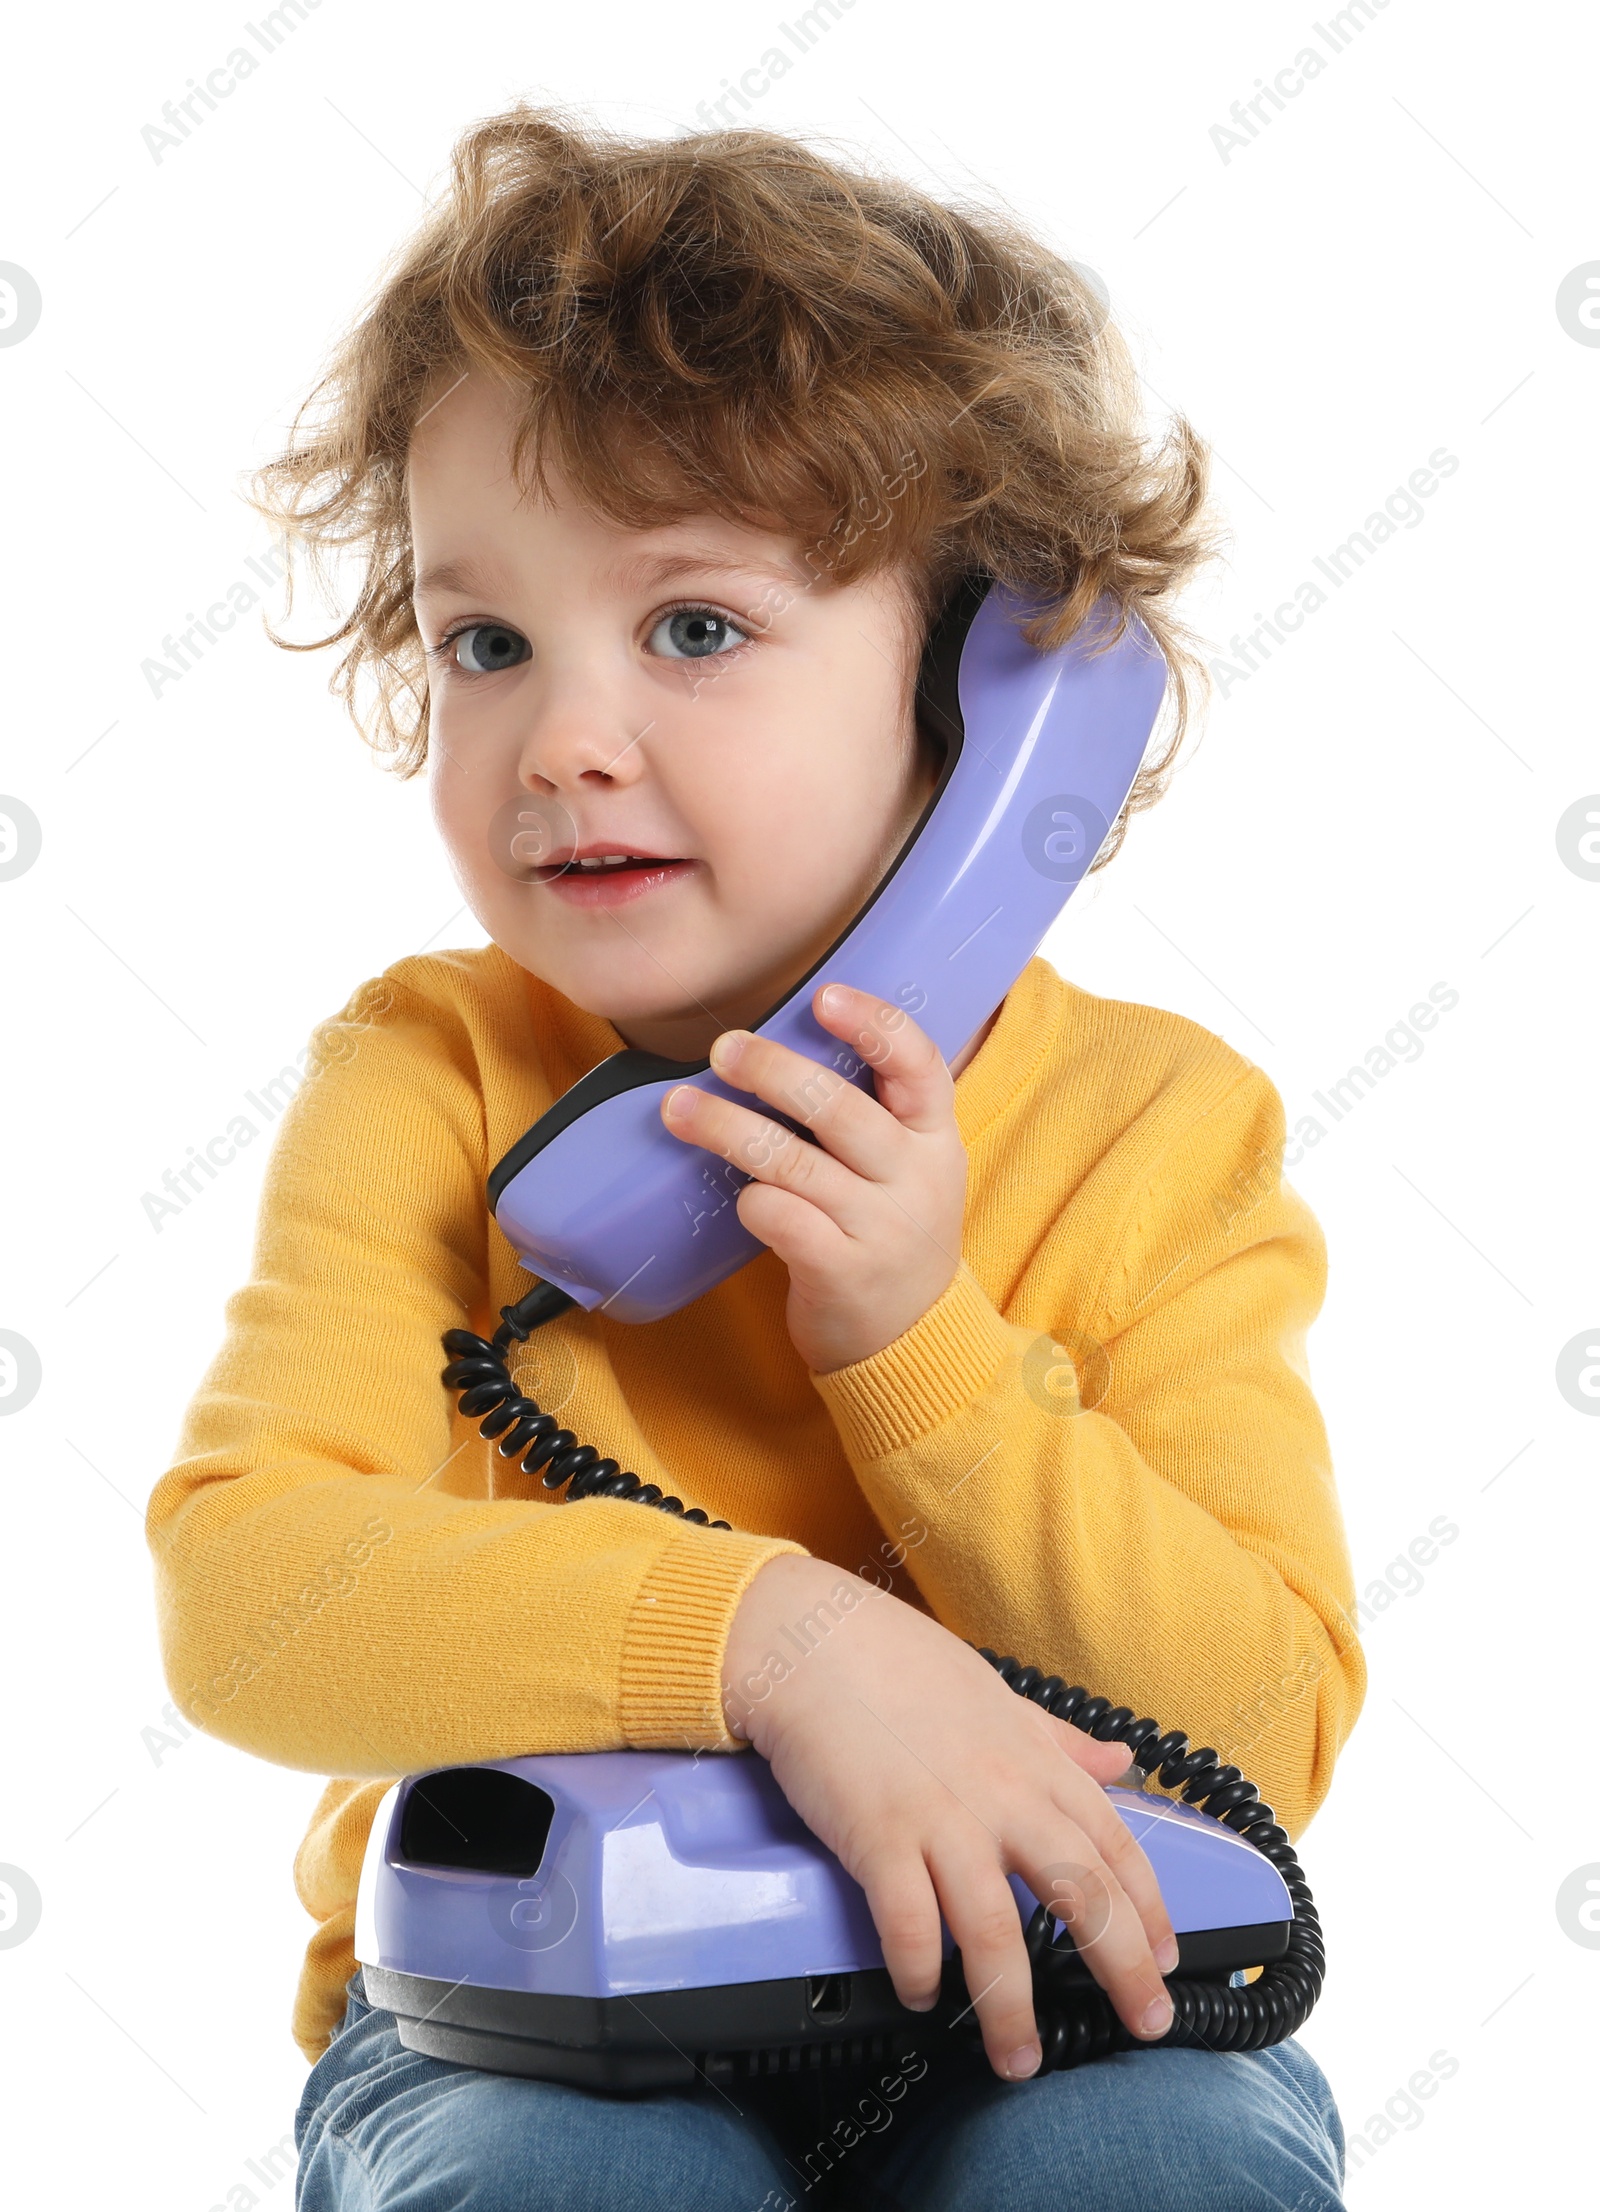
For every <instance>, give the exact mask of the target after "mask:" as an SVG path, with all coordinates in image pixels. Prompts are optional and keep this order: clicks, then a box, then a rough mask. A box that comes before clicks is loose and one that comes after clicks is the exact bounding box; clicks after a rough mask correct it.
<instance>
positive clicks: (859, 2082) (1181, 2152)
mask: <svg viewBox="0 0 1600 2212" xmlns="http://www.w3.org/2000/svg"><path fill="white" fill-rule="evenodd" d="M347 1995H348V1999H349V2002H348V2004H347V2006H346V2008H345V2016H344V2020H343V2023H342V2024H341V2026H340V2028H339V2031H338V2033H337V2034H336V2035H335V2037H334V2039H333V2041H332V2043H330V2045H329V2046H328V2048H327V2050H326V2051H325V2052H324V2053H323V2055H322V2057H321V2058H320V2059H319V2060H318V2061H317V2063H316V2065H315V2066H314V2067H313V2068H312V2070H311V2075H310V2078H309V2080H308V2081H307V2083H306V2089H305V2095H304V2096H303V2097H302V2099H301V2101H300V2109H299V2111H298V2113H297V2114H296V2116H295V2142H296V2144H297V2145H298V2147H299V2151H300V2169H299V2177H298V2181H297V2183H296V2189H295V2206H296V2212H678V2208H679V2207H682V2208H684V2212H812V2208H813V2207H821V2206H829V2207H848V2208H852V2212H854V2208H863V2212H864V2208H869V2207H878V2208H883V2212H891V2208H892V2212H1046V2208H1047V2207H1048V2212H1330V2208H1331V2207H1337V2206H1339V2205H1340V2204H1341V2203H1342V2202H1343V2199H1342V2197H1341V2195H1340V2184H1341V2181H1342V2179H1343V2173H1344V2131H1343V2128H1342V2127H1341V2126H1340V2122H1339V2114H1338V2111H1337V2110H1336V2108H1335V2106H1334V2101H1333V2095H1332V2092H1331V2091H1330V2090H1329V2088H1328V2084H1327V2083H1326V2081H1325V2080H1324V2079H1323V2077H1322V2074H1321V2072H1320V2071H1319V2069H1318V2067H1317V2066H1316V2064H1315V2062H1314V2061H1313V2060H1312V2059H1311V2058H1310V2057H1309V2055H1308V2054H1307V2053H1306V2052H1305V2051H1303V2050H1302V2049H1301V2048H1300V2046H1299V2045H1298V2044H1297V2043H1294V2042H1288V2043H1281V2044H1279V2045H1278V2046H1277V2048H1276V2049H1274V2050H1269V2051H1252V2052H1249V2053H1244V2054H1238V2055H1229V2056H1221V2055H1218V2054H1216V2053H1213V2052H1210V2051H1128V2052H1124V2053H1121V2054H1119V2055H1118V2056H1116V2057H1113V2058H1107V2059H1100V2060H1098V2061H1096V2062H1095V2063H1094V2064H1092V2065H1089V2066H1083V2067H1078V2068H1076V2069H1074V2070H1073V2071H1071V2072H1068V2073H1057V2074H1046V2075H1041V2076H1036V2077H1035V2078H1034V2079H1033V2080H1032V2081H1025V2082H1002V2081H1001V2080H1000V2079H999V2078H998V2077H997V2076H996V2075H995V2074H994V2073H993V2072H992V2071H991V2070H990V2067H989V2064H988V2061H987V2060H986V2059H985V2058H984V2057H983V2055H982V2053H981V2052H980V2051H973V2050H968V2049H967V2048H965V2047H962V2048H960V2049H959V2050H957V2049H955V2048H954V2047H951V2048H950V2049H949V2050H947V2051H942V2052H930V2053H929V2054H927V2055H928V2059H929V2061H930V2063H928V2064H927V2066H926V2069H925V2071H923V2072H921V2073H917V2072H916V2071H915V2069H916V2066H917V2065H918V2064H919V2063H920V2061H919V2060H908V2061H905V2062H902V2063H901V2064H895V2063H894V2062H890V2063H889V2064H888V2065H886V2066H879V2067H876V2068H871V2067H869V2068H864V2069H862V2070H861V2072H860V2073H859V2074H844V2075H836V2076H832V2077H821V2078H819V2077H814V2076H813V2077H810V2078H804V2077H802V2078H800V2079H797V2080H790V2081H780V2082H763V2083H760V2084H757V2085H755V2086H754V2087H752V2086H751V2085H749V2084H745V2083H740V2084H738V2085H736V2086H735V2088H734V2089H733V2090H732V2091H730V2092H729V2093H727V2094H724V2093H723V2092H722V2091H721V2090H720V2089H718V2088H715V2087H713V2086H711V2085H709V2084H705V2083H702V2084H698V2085H697V2086H696V2087H695V2088H693V2089H674V2090H664V2091H661V2092H658V2093H657V2094H655V2095H653V2096H645V2097H639V2098H620V2097H610V2096H605V2095H601V2094H599V2093H598V2092H595V2091H592V2090H587V2089H573V2088H568V2087H566V2086H564V2085H562V2084H559V2083H555V2082H542V2081H524V2080H522V2079H520V2078H518V2077H516V2076H512V2075H508V2074H484V2073H479V2072H477V2071H476V2070H475V2069H474V2068H472V2067H467V2066H454V2065H450V2064H448V2063H446V2062H445V2061H444V2060H442V2059H433V2058H425V2057H423V2056H422V2055H421V2054H420V2053H419V2052H416V2051H408V2050H407V2049H406V2048H405V2046H404V2044H402V2043H401V2041H400V2038H399V2036H398V2035H397V2034H396V2032H395V2024H394V2016H393V2014H392V2013H387V2012H379V2011H374V2010H372V2009H370V2008H369V2007H368V2005H367V2004H366V2002H365V1999H364V1998H363V1996H362V1994H361V1977H360V1972H359V1969H358V1970H357V1973H356V1974H355V1976H354V1977H353V1978H352V1980H351V1982H350V1983H349V1985H348V1990H347ZM940 2032H941V2033H945V2040H946V2042H947V2043H948V2041H949V2038H948V2034H947V2033H946V2032H945V2031H940Z"/></svg>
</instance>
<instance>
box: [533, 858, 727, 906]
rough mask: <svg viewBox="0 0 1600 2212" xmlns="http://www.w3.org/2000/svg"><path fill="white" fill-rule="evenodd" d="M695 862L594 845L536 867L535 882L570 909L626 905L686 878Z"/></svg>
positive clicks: (534, 872)
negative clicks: (549, 863)
mask: <svg viewBox="0 0 1600 2212" xmlns="http://www.w3.org/2000/svg"><path fill="white" fill-rule="evenodd" d="M696 865H697V863H696V862H694V861H693V860H683V859H676V858H669V857H667V856H666V855H664V854H660V853H635V852H627V851H618V850H615V849H611V850H607V849H606V848H605V847H603V846H591V847H589V848H588V849H587V850H586V851H583V852H577V853H572V854H569V855H568V856H567V857H566V858H565V859H564V860H561V861H557V862H554V863H552V864H551V865H550V866H549V867H545V868H535V869H534V871H533V877H532V880H533V881H534V882H535V883H540V884H543V885H544V886H545V887H546V888H547V889H548V890H550V891H552V892H553V893H554V894H555V896H556V897H557V898H558V899H561V900H563V901H564V902H565V903H566V904H567V905H568V906H588V907H597V906H625V905H627V903H628V902H629V901H630V900H632V899H640V898H644V897H645V896H646V895H647V894H648V893H649V892H651V891H656V890H659V889H660V888H661V887H662V886H663V885H664V884H668V883H673V882H676V881H678V880H679V879H680V878H682V877H684V876H687V875H688V874H689V873H690V871H691V870H692V869H693V868H694V867H695V866H696Z"/></svg>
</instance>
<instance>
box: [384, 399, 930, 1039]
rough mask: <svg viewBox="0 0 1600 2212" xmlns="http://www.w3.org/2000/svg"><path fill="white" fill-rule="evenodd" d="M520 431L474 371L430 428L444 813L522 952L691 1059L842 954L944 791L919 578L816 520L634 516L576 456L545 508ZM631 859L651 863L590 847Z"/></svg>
mask: <svg viewBox="0 0 1600 2212" xmlns="http://www.w3.org/2000/svg"><path fill="white" fill-rule="evenodd" d="M511 424H512V416H511V411H510V408H509V405H508V403H507V401H506V399H505V398H504V396H502V395H501V394H499V393H498V392H497V391H496V390H495V388H494V387H493V386H491V385H489V384H488V383H487V382H486V381H485V380H484V379H483V378H481V377H479V376H476V375H474V376H471V377H469V378H468V379H467V381H466V382H465V383H463V384H462V385H461V386H460V387H459V388H458V389H457V390H455V391H454V392H452V393H451V394H450V395H449V397H448V398H446V399H445V400H444V401H443V402H441V403H440V404H439V405H437V406H436V407H435V408H434V409H433V410H432V412H431V413H430V414H428V415H427V416H426V417H425V418H424V420H423V421H422V423H421V424H420V425H419V428H418V432H417V435H416V437H415V438H414V440H413V444H412V452H411V466H410V500H411V522H412V535H413V544H414V548H415V558H416V575H417V591H416V610H417V620H418V624H419V626H420V628H421V632H422V639H423V644H424V646H425V647H426V648H427V652H428V669H429V677H428V685H429V703H430V733H431V739H430V742H431V782H432V792H433V801H434V808H435V812H436V815H437V818H438V821H439V825H440V828H441V830H442V832H443V835H444V839H445V843H446V845H447V846H448V848H449V851H450V855H451V858H452V861H453V863H454V865H455V868H456V872H457V874H458V875H459V877H460V880H461V883H462V887H463V889H464V891H465V893H466V897H467V900H468V903H469V904H470V905H471V908H472V911H473V912H474V913H475V914H476V915H477V917H478V919H479V921H480V922H481V923H482V925H483V927H484V928H485V929H486V930H487V931H488V933H489V935H490V936H491V937H492V938H493V939H494V941H495V942H496V943H497V944H498V945H500V946H502V947H503V948H504V950H505V951H506V952H508V953H509V954H510V955H511V957H512V958H513V959H514V960H516V961H518V962H519V963H520V964H521V965H522V966H523V967H525V968H528V969H531V970H532V971H533V973H535V974H536V975H539V976H541V977H543V978H544V980H545V981H546V982H548V983H550V984H553V985H554V986H555V988H556V989H557V990H559V991H561V992H562V993H564V994H565V996H566V997H568V998H570V999H572V1000H574V1001H575V1002H576V1003H577V1004H578V1005H580V1006H583V1007H585V1008H587V1009H588V1010H589V1011H590V1012H592V1013H597V1014H602V1015H605V1016H606V1017H607V1018H608V1019H609V1020H610V1021H612V1022H613V1023H614V1024H615V1026H616V1027H617V1028H618V1029H619V1030H620V1031H621V1032H622V1034H623V1035H624V1036H625V1037H626V1038H627V1039H628V1040H629V1041H630V1042H631V1043H635V1044H639V1045H643V1046H646V1047H648V1048H649V1049H652V1050H655V1051H661V1052H666V1053H668V1054H670V1055H671V1056H673V1057H679V1058H693V1057H697V1056H699V1055H700V1054H702V1053H703V1052H704V1051H705V1050H706V1048H707V1046H708V1045H709V1043H710V1041H711V1039H712V1038H713V1037H714V1036H716V1035H717V1033H718V1032H719V1031H721V1030H723V1029H725V1028H728V1027H732V1026H737V1025H742V1024H747V1023H749V1022H751V1021H754V1020H756V1019H757V1018H759V1016H760V1015H761V1014H763V1013H764V1012H765V1011H766V1010H767V1008H768V1007H769V1006H770V1005H771V1003H772V1002H773V1001H774V1000H775V999H777V998H779V997H781V996H782V995H783V993H784V991H785V990H787V989H788V988H789V987H790V986H791V985H792V984H793V983H795V982H796V981H798V979H799V978H800V976H802V975H803V974H804V973H805V971H806V970H807V968H809V967H810V966H811V964H812V963H813V962H814V961H815V960H816V959H818V958H819V957H820V955H821V954H822V952H823V951H824V950H825V949H826V947H827V945H828V943H829V942H830V940H831V939H832V938H834V937H835V936H837V935H838V933H839V932H840V931H841V930H842V929H843V928H844V927H845V926H846V924H847V923H848V922H849V920H850V918H851V916H852V915H853V914H854V913H855V911H856V910H857V908H858V907H859V906H860V905H861V904H862V903H863V902H864V900H865V899H866V898H867V896H868V895H869V893H870V892H871V891H872V889H873V888H874V887H875V885H876V884H877V883H878V881H879V880H880V879H881V877H882V875H883V874H884V872H885V870H886V869H887V867H888V866H889V864H890V862H891V861H892V859H893V858H894V855H895V853H896V852H897V851H898V850H899V848H900V846H901V844H902V843H903V842H904V840H905V837H906V835H907V834H908V832H909V830H910V828H911V825H912V823H913V822H914V821H915V820H916V817H917V815H918V813H919V812H920V811H921V808H922V807H923V805H924V804H925V803H926V800H927V797H928V794H929V792H930V790H931V789H932V783H933V775H934V770H933V767H932V764H931V762H930V760H929V758H928V756H927V753H926V750H925V748H923V747H921V746H920V745H919V742H918V737H917V730H916V723H915V717H914V711H913V691H914V684H915V676H916V667H917V661H918V657H919V654H920V649H921V643H922V639H921V635H920V628H919V625H918V623H917V621H916V618H915V615H914V613H913V610H912V604H911V600H910V596H909V592H908V591H907V589H906V582H905V577H904V575H903V573H902V572H901V571H899V570H891V571H885V572H880V574H879V575H878V576H875V577H873V578H870V579H868V580H867V581H866V582H864V583H860V584H855V585H851V586H848V587H844V588H839V587H836V586H833V585H830V584H828V583H826V582H822V583H817V582H814V581H813V580H812V572H811V570H809V569H808V568H807V567H806V566H805V565H804V563H803V561H802V559H801V555H802V552H803V550H804V548H803V546H802V543H801V541H800V540H799V539H798V538H787V537H782V536H768V535H766V534H764V533H762V532H760V531H756V530H751V529H747V528H745V527H743V526H741V525H739V524H737V523H734V522H730V521H725V520H723V519H721V518H720V517H717V516H713V515H705V516H702V517H699V518H697V519H695V520H694V521H692V522H686V523H674V524H671V525H667V526H665V527H661V528H655V529H650V530H629V529H621V528H618V527H616V526H615V525H613V524H611V523H609V522H606V521H603V520H602V519H600V518H599V517H598V516H597V515H595V514H594V513H593V512H591V511H589V510H587V509H585V508H583V507H580V506H578V505H577V504H575V503H574V501H573V500H572V498H571V496H570V493H569V490H568V487H567V484H566V481H565V479H564V478H563V477H562V476H561V475H560V473H559V471H558V470H556V469H555V468H552V469H551V471H550V474H551V478H552V488H553V489H554V490H555V491H556V493H557V495H558V496H557V500H556V503H555V504H549V503H547V502H545V501H543V500H536V499H530V498H528V497H527V496H526V495H525V494H524V493H522V492H521V491H520V489H519V487H518V486H517V485H516V484H515V483H514V482H513V480H512V477H511V474H510V464H509V437H510V431H511ZM613 854H624V855H627V856H629V858H630V860H632V859H633V856H645V857H646V858H647V859H648V861H649V863H650V865H638V864H634V865H623V866H620V867H609V868H608V867H604V866H602V867H600V868H596V869H593V870H587V869H584V868H583V867H582V866H580V865H575V864H574V862H575V860H577V861H581V860H584V859H596V858H601V857H603V856H607V855H613ZM541 863H542V865H540V864H541ZM823 980H826V979H823Z"/></svg>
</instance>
